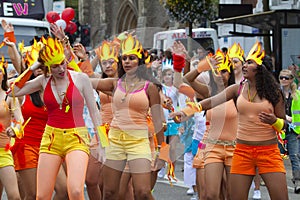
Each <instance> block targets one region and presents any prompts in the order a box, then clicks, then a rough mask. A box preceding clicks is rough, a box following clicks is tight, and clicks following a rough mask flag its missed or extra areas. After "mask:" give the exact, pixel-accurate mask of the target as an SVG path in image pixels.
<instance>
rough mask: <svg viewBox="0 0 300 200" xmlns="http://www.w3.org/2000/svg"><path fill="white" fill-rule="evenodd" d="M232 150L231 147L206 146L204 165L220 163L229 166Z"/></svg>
mask: <svg viewBox="0 0 300 200" xmlns="http://www.w3.org/2000/svg"><path fill="white" fill-rule="evenodd" d="M234 149H235V147H234V146H233V145H220V144H206V152H205V154H204V165H207V164H210V163H220V162H221V163H224V164H225V165H226V166H231V162H232V156H233V152H234Z"/></svg>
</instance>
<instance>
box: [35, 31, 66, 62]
mask: <svg viewBox="0 0 300 200" xmlns="http://www.w3.org/2000/svg"><path fill="white" fill-rule="evenodd" d="M42 43H43V44H44V45H45V46H44V48H43V49H42V50H41V54H40V56H41V59H42V60H43V61H44V64H45V65H46V66H47V67H50V66H51V65H55V64H60V63H61V62H62V61H63V60H64V59H65V54H64V47H63V45H62V43H61V42H60V41H59V40H58V39H57V38H52V37H49V38H47V39H45V38H44V37H42Z"/></svg>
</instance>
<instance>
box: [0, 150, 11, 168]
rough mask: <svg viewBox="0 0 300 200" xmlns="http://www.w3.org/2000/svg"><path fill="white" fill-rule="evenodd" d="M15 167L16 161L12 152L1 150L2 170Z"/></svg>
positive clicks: (0, 161)
mask: <svg viewBox="0 0 300 200" xmlns="http://www.w3.org/2000/svg"><path fill="white" fill-rule="evenodd" d="M7 166H14V160H13V158H12V155H11V151H10V150H8V151H5V149H4V148H0V168H2V167H7Z"/></svg>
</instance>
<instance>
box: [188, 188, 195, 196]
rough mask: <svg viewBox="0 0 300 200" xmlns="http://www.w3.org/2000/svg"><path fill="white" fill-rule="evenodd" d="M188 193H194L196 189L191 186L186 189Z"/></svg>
mask: <svg viewBox="0 0 300 200" xmlns="http://www.w3.org/2000/svg"><path fill="white" fill-rule="evenodd" d="M186 194H187V195H193V194H194V189H193V187H190V188H189V189H188V190H187V191H186Z"/></svg>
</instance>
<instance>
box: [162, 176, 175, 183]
mask: <svg viewBox="0 0 300 200" xmlns="http://www.w3.org/2000/svg"><path fill="white" fill-rule="evenodd" d="M170 178H171V183H176V180H174V179H173V178H172V177H170ZM175 178H176V177H175ZM164 179H166V180H167V181H169V178H168V175H167V174H166V175H165V176H164Z"/></svg>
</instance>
